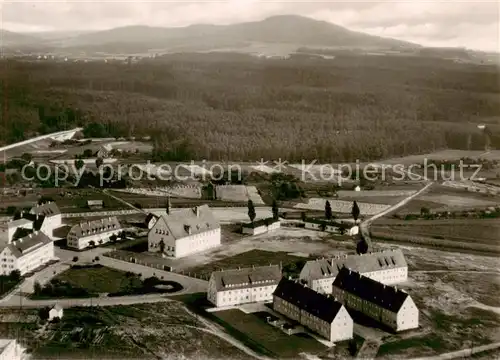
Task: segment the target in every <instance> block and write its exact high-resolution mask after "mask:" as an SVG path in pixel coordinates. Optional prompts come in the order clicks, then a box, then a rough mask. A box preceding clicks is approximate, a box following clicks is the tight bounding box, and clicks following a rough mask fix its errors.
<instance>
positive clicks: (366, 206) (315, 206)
mask: <svg viewBox="0 0 500 360" xmlns="http://www.w3.org/2000/svg"><path fill="white" fill-rule="evenodd" d="M327 200H328V201H329V202H330V205H331V207H332V211H333V212H334V213H344V214H349V213H350V212H351V210H352V202H351V201H345V200H335V199H321V198H311V199H308V202H307V203H306V204H302V203H300V204H297V205H295V208H297V209H306V210H324V209H325V203H326V201H327ZM358 206H359V210H360V211H361V214H362V215H374V214H377V213H379V212H382V211H384V210H385V209H387V208H389V207H390V206H389V205H385V204H374V203H361V202H360V203H358Z"/></svg>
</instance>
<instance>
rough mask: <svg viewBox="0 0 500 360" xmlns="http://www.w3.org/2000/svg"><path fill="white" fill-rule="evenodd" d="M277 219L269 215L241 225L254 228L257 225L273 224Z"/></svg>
mask: <svg viewBox="0 0 500 360" xmlns="http://www.w3.org/2000/svg"><path fill="white" fill-rule="evenodd" d="M278 221H279V219H275V218H273V217H269V218H266V219H259V220H255V221H254V222H250V223H244V224H243V225H242V226H243V227H245V228H250V229H255V228H257V227H259V226H263V225H265V226H269V225H271V224H274V223H276V222H278Z"/></svg>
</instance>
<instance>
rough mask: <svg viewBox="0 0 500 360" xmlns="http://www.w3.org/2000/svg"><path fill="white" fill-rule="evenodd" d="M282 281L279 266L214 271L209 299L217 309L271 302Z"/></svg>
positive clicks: (208, 293)
mask: <svg viewBox="0 0 500 360" xmlns="http://www.w3.org/2000/svg"><path fill="white" fill-rule="evenodd" d="M280 279H281V270H280V268H279V266H278V265H270V266H256V267H253V268H244V269H234V270H221V271H214V272H213V273H212V275H211V276H210V280H209V281H208V291H207V299H208V301H210V302H211V303H212V304H214V305H215V306H217V307H224V306H235V305H240V304H245V303H252V302H266V301H271V300H272V299H273V292H274V290H275V289H276V286H277V285H278V283H279V281H280Z"/></svg>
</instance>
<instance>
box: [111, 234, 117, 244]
mask: <svg viewBox="0 0 500 360" xmlns="http://www.w3.org/2000/svg"><path fill="white" fill-rule="evenodd" d="M116 240H118V236H116V235H115V234H113V235H111V236H110V237H109V241H111V242H112V243H115V242H116Z"/></svg>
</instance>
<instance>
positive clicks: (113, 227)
mask: <svg viewBox="0 0 500 360" xmlns="http://www.w3.org/2000/svg"><path fill="white" fill-rule="evenodd" d="M121 231H122V226H121V224H120V222H119V221H118V219H117V218H116V216H112V217H108V218H104V219H99V220H92V221H85V222H82V223H80V224H78V225H75V226H73V227H72V228H71V229H70V231H69V233H68V235H67V237H66V241H67V246H68V247H70V248H73V249H78V250H83V249H86V248H88V247H93V246H99V245H102V244H105V243H107V242H109V241H110V237H111V236H113V235H114V236H118V235H119V234H120V233H121Z"/></svg>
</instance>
